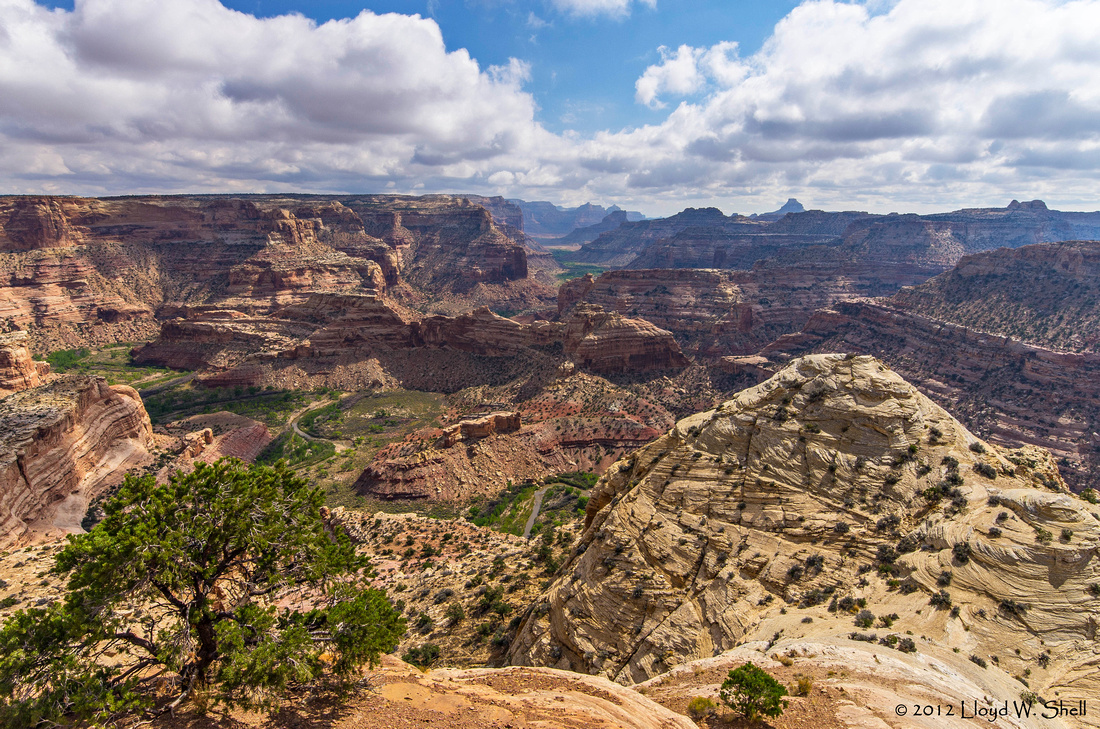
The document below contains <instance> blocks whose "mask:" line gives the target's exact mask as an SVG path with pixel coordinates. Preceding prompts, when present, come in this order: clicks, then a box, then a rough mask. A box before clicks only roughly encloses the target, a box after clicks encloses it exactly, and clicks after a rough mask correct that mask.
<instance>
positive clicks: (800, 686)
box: [795, 676, 814, 696]
mask: <svg viewBox="0 0 1100 729" xmlns="http://www.w3.org/2000/svg"><path fill="white" fill-rule="evenodd" d="M795 684H796V692H797V693H798V695H799V696H809V695H810V691H812V690H813V687H814V680H813V678H811V677H810V676H799V677H797V678H796V679H795Z"/></svg>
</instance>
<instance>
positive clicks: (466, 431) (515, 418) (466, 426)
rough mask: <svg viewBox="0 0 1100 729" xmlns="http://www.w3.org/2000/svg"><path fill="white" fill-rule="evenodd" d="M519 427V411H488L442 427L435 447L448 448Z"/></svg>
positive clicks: (511, 431)
mask: <svg viewBox="0 0 1100 729" xmlns="http://www.w3.org/2000/svg"><path fill="white" fill-rule="evenodd" d="M519 427H520V417H519V413H515V412H499V413H489V414H488V415H484V416H482V417H478V418H468V419H466V420H462V421H460V422H458V423H456V424H455V425H450V426H448V427H446V428H444V429H443V434H442V435H441V436H439V440H437V441H436V443H435V447H436V448H450V447H452V446H454V445H455V444H456V443H459V442H461V441H473V440H481V439H482V438H488V437H489V436H490V435H496V434H498V433H500V434H504V433H514V432H516V431H517V430H519Z"/></svg>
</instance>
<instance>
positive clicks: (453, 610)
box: [444, 602, 466, 625]
mask: <svg viewBox="0 0 1100 729" xmlns="http://www.w3.org/2000/svg"><path fill="white" fill-rule="evenodd" d="M444 615H445V616H446V617H447V620H449V621H451V625H455V624H457V623H461V622H462V621H463V620H465V619H466V611H465V610H464V609H463V608H462V605H460V604H459V603H457V602H452V603H451V604H450V605H448V606H447V611H446V612H445V613H444Z"/></svg>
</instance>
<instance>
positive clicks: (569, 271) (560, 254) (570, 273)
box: [551, 248, 607, 281]
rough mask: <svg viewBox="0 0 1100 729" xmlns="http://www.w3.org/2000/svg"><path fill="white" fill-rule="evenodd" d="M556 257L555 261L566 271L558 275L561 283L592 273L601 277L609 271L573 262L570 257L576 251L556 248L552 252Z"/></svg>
mask: <svg viewBox="0 0 1100 729" xmlns="http://www.w3.org/2000/svg"><path fill="white" fill-rule="evenodd" d="M551 253H552V254H553V256H554V260H555V261H556V262H557V264H558V265H559V266H561V267H562V268H564V269H565V271H563V272H562V273H559V274H558V280H559V281H568V280H569V279H571V278H578V277H580V276H583V275H585V274H586V273H590V274H592V275H593V276H599V275H600V274H601V273H603V272H604V271H606V270H607V267H606V266H597V265H595V264H592V263H582V262H580V261H571V260H569V257H570V256H571V255H572V254H573V253H575V251H567V250H565V249H563V248H554V249H552V250H551Z"/></svg>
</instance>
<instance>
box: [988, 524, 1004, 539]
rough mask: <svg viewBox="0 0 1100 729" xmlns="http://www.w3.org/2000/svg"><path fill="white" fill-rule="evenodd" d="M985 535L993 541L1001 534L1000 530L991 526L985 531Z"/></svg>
mask: <svg viewBox="0 0 1100 729" xmlns="http://www.w3.org/2000/svg"><path fill="white" fill-rule="evenodd" d="M986 534H988V535H989V536H990V537H992V538H993V539H996V538H997V537H999V536H1001V534H1003V532H1002V531H1001V530H1000V528H999V527H995V526H991V527H989V529H987V530H986Z"/></svg>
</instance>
